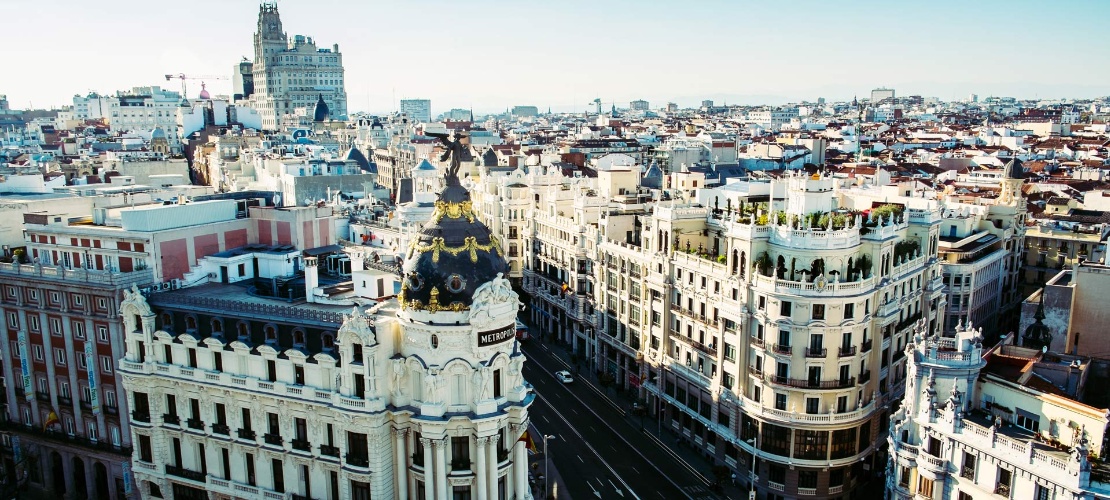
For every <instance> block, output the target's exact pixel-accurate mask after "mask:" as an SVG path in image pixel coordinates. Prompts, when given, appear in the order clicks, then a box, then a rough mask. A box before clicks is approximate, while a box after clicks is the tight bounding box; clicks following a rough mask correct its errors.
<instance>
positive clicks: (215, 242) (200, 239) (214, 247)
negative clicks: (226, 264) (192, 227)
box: [190, 234, 220, 264]
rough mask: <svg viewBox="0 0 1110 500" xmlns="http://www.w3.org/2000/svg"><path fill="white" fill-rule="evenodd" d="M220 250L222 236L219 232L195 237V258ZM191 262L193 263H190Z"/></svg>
mask: <svg viewBox="0 0 1110 500" xmlns="http://www.w3.org/2000/svg"><path fill="white" fill-rule="evenodd" d="M219 251H220V237H219V235H217V234H202V235H200V236H197V237H194V238H193V258H194V259H200V258H201V257H204V256H207V255H212V254H214V253H218V252H219ZM190 264H191V263H190Z"/></svg>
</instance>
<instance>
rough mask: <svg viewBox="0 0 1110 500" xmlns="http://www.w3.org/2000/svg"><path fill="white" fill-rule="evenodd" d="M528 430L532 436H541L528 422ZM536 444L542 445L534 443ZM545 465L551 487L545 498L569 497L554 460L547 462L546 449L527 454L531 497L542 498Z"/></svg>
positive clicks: (567, 498) (564, 498)
mask: <svg viewBox="0 0 1110 500" xmlns="http://www.w3.org/2000/svg"><path fill="white" fill-rule="evenodd" d="M528 427H529V432H531V433H532V436H542V435H543V434H542V433H541V432H540V431H539V430H538V429H536V424H535V423H531V424H529V426H528ZM533 439H534V438H533ZM536 444H537V445H538V446H543V445H541V444H540V443H538V442H537V443H536ZM545 466H546V471H547V479H548V483H549V484H551V488H550V489H548V493H549V494H551V493H554V494H551V495H550V496H549V497H546V498H552V499H554V498H560V499H563V500H569V499H570V490H569V489H567V484H566V483H565V482H564V481H563V476H561V475H560V474H559V470H558V469H556V468H555V462H551V463H548V460H547V450H541V453H536V454H529V455H528V484H529V485H531V487H532V498H535V499H536V500H542V499H544V498H545V497H544V491H543V490H544V480H543V477H544V476H543V474H544V470H545Z"/></svg>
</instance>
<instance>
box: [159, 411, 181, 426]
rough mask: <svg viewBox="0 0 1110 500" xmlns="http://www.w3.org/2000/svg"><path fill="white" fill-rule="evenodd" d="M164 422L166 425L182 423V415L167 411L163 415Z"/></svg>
mask: <svg viewBox="0 0 1110 500" xmlns="http://www.w3.org/2000/svg"><path fill="white" fill-rule="evenodd" d="M162 423H164V424H166V425H181V417H179V416H177V415H171V414H169V413H167V414H165V415H162Z"/></svg>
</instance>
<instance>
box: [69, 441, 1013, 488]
mask: <svg viewBox="0 0 1110 500" xmlns="http://www.w3.org/2000/svg"><path fill="white" fill-rule="evenodd" d="M1030 448H1032V447H1030ZM78 460H81V461H82V462H85V491H84V493H85V498H96V462H94V461H92V460H85V459H84V458H79V459H78ZM198 469H199V467H198ZM105 473H107V471H105ZM106 479H107V480H108V482H110V483H112V482H115V481H113V480H112V477H111V476H110V475H109V476H108V477H107V478H106ZM74 493H78V492H76V491H75V492H74Z"/></svg>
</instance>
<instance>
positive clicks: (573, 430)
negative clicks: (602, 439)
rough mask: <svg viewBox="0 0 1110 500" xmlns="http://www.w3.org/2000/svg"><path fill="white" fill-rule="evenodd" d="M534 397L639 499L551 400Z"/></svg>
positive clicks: (599, 496)
mask: <svg viewBox="0 0 1110 500" xmlns="http://www.w3.org/2000/svg"><path fill="white" fill-rule="evenodd" d="M536 397H537V398H539V400H540V401H543V403H544V404H545V405H547V407H548V408H551V410H552V412H554V413H555V416H557V417H559V419H560V420H562V421H563V423H565V424H567V427H569V428H570V431H571V432H573V433H574V435H576V436H578V439H579V440H581V442H582V444H584V445H586V449H588V450H590V453H593V454H594V456H595V457H597V459H598V461H600V462H601V465H603V466H605V468H606V469H607V470H608V471H609V473H610V474H612V475H613V477H615V478H617V481H620V483H621V485H622V486H624V489H626V490H628V493H629V494H630V495H632V498H634V499H636V500H639V499H640V497H639V496H637V495H636V492H634V491H632V487H631V486H629V485H628V482H626V481H625V480H624V478H622V477H621V476H620V475H619V474H617V471H616V470H614V469H613V467H612V466H611V465H609V462H606V461H605V459H603V458H601V454H600V453H598V452H597V450H595V449H594V447H593V445H591V444H590V442H589V441H587V440H586V438H585V437H583V436H582V434H580V433H579V432H578V429H575V428H574V426H573V425H571V423H570V421H569V420H567V418H566V417H564V416H563V414H562V413H559V412H558V411H556V410H555V407H554V406H552V404H551V402H550V401H548V400H547V398H545V397H543V396H542V395H540V394H536ZM592 488H593V486H592V485H591V489H592ZM598 498H601V495H600V494H598Z"/></svg>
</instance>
